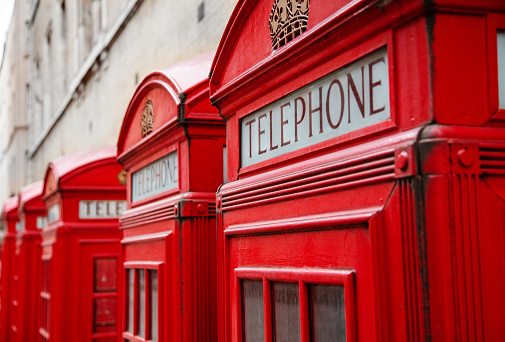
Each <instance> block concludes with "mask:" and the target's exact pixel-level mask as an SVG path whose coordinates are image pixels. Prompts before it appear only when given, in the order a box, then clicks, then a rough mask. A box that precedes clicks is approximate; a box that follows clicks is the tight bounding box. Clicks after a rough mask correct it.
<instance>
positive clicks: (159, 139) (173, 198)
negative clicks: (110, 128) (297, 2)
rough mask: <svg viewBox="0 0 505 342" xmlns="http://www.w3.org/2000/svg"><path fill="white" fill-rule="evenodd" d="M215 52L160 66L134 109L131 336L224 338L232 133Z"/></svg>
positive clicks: (122, 158) (125, 225)
mask: <svg viewBox="0 0 505 342" xmlns="http://www.w3.org/2000/svg"><path fill="white" fill-rule="evenodd" d="M213 56H214V54H213V53H206V54H203V55H199V56H195V57H193V58H190V59H188V60H185V61H182V62H180V63H177V64H175V65H173V66H170V67H169V68H167V69H165V70H163V71H154V72H152V73H150V74H149V75H148V76H146V78H145V79H144V80H143V81H142V82H141V83H140V84H139V85H138V87H137V89H136V91H135V93H134V95H133V97H132V99H131V101H130V104H129V106H128V110H127V112H126V114H125V118H124V121H123V126H122V128H121V133H120V136H119V140H118V160H119V162H120V163H121V164H123V166H124V169H125V171H126V179H127V201H128V210H127V211H126V212H125V213H124V214H123V215H122V217H121V230H122V233H123V240H122V245H123V258H124V272H125V273H124V274H125V276H124V279H125V283H124V289H125V298H124V303H125V304H124V307H123V314H124V317H123V338H124V340H125V341H139V340H144V339H145V340H153V341H202V342H204V341H215V340H216V338H217V301H216V295H215V294H216V293H217V289H216V215H215V193H216V191H217V189H218V187H219V185H221V184H222V183H223V151H224V147H225V144H226V141H225V129H224V121H223V120H222V118H221V117H220V116H219V113H218V111H217V109H216V108H215V107H213V106H212V105H211V103H210V100H209V84H208V78H207V76H208V72H209V70H210V65H211V62H212V58H213ZM139 298H140V299H139Z"/></svg>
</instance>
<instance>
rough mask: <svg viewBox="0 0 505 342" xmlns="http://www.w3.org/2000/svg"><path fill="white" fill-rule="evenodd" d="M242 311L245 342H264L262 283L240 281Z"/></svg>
mask: <svg viewBox="0 0 505 342" xmlns="http://www.w3.org/2000/svg"><path fill="white" fill-rule="evenodd" d="M242 310H243V311H242V316H243V324H244V340H245V342H262V341H264V340H265V318H264V315H265V312H264V309H263V281H261V280H242Z"/></svg>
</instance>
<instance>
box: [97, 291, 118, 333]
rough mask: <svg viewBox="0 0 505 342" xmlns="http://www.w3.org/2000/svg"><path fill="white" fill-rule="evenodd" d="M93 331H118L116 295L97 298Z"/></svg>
mask: <svg viewBox="0 0 505 342" xmlns="http://www.w3.org/2000/svg"><path fill="white" fill-rule="evenodd" d="M93 302H94V317H95V319H94V324H93V333H108V332H115V331H116V297H105V298H95V299H94V300H93Z"/></svg>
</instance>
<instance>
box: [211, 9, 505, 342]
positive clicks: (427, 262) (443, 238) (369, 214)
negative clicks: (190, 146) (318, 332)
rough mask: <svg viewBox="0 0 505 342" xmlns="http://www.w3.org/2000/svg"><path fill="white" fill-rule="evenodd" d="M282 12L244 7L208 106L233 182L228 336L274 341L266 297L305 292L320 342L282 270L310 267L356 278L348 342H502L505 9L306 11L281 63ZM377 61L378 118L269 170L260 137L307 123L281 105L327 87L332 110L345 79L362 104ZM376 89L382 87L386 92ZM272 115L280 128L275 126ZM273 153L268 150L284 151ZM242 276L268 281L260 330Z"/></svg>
mask: <svg viewBox="0 0 505 342" xmlns="http://www.w3.org/2000/svg"><path fill="white" fill-rule="evenodd" d="M274 3H275V4H277V2H274V1H267V0H265V1H244V2H240V3H239V4H238V5H237V7H236V9H235V11H234V13H233V14H232V17H231V19H230V21H229V24H228V27H227V29H226V31H225V34H224V36H223V39H222V40H221V44H220V47H219V49H218V52H217V54H216V58H215V60H214V62H213V65H212V72H211V75H212V76H211V81H210V84H211V87H210V89H211V99H212V101H213V103H214V104H215V105H217V106H219V108H220V110H221V114H222V115H223V116H224V117H225V118H226V119H227V145H228V150H227V158H228V167H227V169H228V180H229V181H230V182H229V183H228V184H225V185H223V186H222V187H221V188H220V190H219V192H218V194H217V202H216V203H217V210H218V234H219V237H220V238H221V239H220V240H218V241H219V245H218V260H219V264H218V271H219V289H220V290H221V292H220V293H219V303H220V305H219V307H220V312H219V316H220V317H221V319H222V322H221V323H220V325H219V339H220V340H222V341H243V339H244V333H245V332H244V330H243V329H244V326H249V327H256V328H257V329H264V337H265V341H272V340H275V333H276V330H275V326H274V325H275V317H276V316H275V308H274V307H275V304H273V299H272V296H273V293H274V292H275V288H274V285H272V284H273V283H274V282H275V281H285V282H293V281H298V284H299V287H298V293H299V294H298V295H297V296H298V297H297V300H298V301H299V303H300V304H299V310H300V318H299V320H300V322H299V323H300V328H296V329H300V331H299V333H300V340H301V341H310V340H311V338H312V337H311V336H310V334H309V333H307V326H310V325H309V324H308V323H307V320H311V319H313V318H312V316H311V315H312V313H311V312H310V311H309V310H308V309H307V308H308V307H309V305H308V301H310V299H308V298H309V297H308V296H307V293H308V292H307V291H308V286H307V285H304V280H303V279H301V278H300V279H298V278H296V279H295V278H293V277H291V276H290V277H291V278H289V277H288V278H289V279H288V278H286V277H285V276H283V274H284V275H285V274H292V273H294V274H302V273H303V272H309V273H310V272H316V271H315V270H318V271H319V270H322V272H329V273H331V272H336V273H335V274H337V273H338V272H341V271H343V270H351V271H352V272H354V274H355V279H354V281H355V286H354V290H355V292H354V294H353V296H355V298H352V300H354V301H355V311H353V310H351V311H352V312H351V311H348V312H347V313H346V322H348V320H349V319H351V320H353V319H355V322H356V324H355V325H353V326H350V327H349V329H350V330H352V331H346V334H347V339H351V338H354V337H355V338H356V340H358V341H427V340H432V341H448V340H458V341H484V340H488V341H489V340H502V339H504V338H505V330H504V329H503V324H501V319H500V318H501V317H503V316H504V315H505V311H504V308H505V306H504V304H505V303H504V297H503V294H502V293H501V292H503V291H500V290H499V289H503V288H504V286H505V284H504V277H503V274H504V273H505V272H503V271H504V270H505V264H504V262H503V260H505V259H504V258H503V250H504V246H503V241H505V240H504V239H503V234H504V231H503V229H501V228H497V227H502V226H503V222H502V218H503V215H502V214H503V204H504V203H505V202H504V198H505V197H504V196H505V190H504V186H505V182H504V181H503V175H504V171H503V169H504V166H505V164H504V163H505V154H504V153H503V149H504V145H503V144H504V143H505V138H504V137H505V132H504V131H503V122H504V121H503V120H504V115H503V109H500V108H499V96H498V92H499V82H498V64H499V63H502V61H499V60H497V55H498V54H497V50H498V48H497V32H498V31H500V30H504V29H505V20H504V18H505V17H504V16H503V10H504V9H505V7H504V6H505V4H504V3H503V1H498V0H496V1H493V0H489V1H482V2H478V3H477V2H472V1H466V0H461V1H460V0H438V1H433V2H422V1H415V0H404V1H347V2H342V1H333V2H328V1H323V0H319V1H318V0H312V1H310V10H309V15H308V25H307V31H306V32H305V33H302V34H301V35H300V36H299V37H296V38H294V39H293V40H292V41H291V42H289V43H286V45H284V46H282V47H281V48H279V49H277V50H274V49H273V48H272V46H271V45H270V41H269V38H270V37H269V33H270V32H269V30H268V25H269V14H270V11H272V7H273V5H274ZM278 3H279V6H281V5H284V4H285V5H286V6H288V7H289V6H296V4H294V3H290V2H278ZM297 3H300V2H297ZM303 3H304V4H305V3H306V2H303ZM283 9H284V10H286V9H287V7H286V8H284V7H283ZM251 37H254V38H251ZM378 51H383V52H382V53H383V55H381V56H382V58H383V59H384V63H385V61H386V60H387V70H388V93H387V94H388V96H387V97H388V101H389V102H388V104H389V106H390V113H389V116H388V117H387V118H386V119H385V120H384V121H382V122H380V123H379V124H377V123H376V124H374V125H369V126H366V127H357V128H355V129H351V130H350V131H349V132H345V134H338V132H336V133H335V135H334V136H330V137H328V138H327V139H321V140H320V141H318V142H317V143H309V142H307V143H306V144H305V145H301V147H300V148H293V149H291V150H288V151H286V152H285V153H279V154H277V155H274V156H273V157H269V158H267V157H265V156H266V155H268V154H267V151H266V150H262V145H261V139H262V134H264V136H263V137H264V138H265V139H266V140H264V141H267V138H268V136H269V134H268V133H269V132H274V134H275V130H278V131H280V132H281V133H280V134H281V139H282V137H283V136H282V134H283V133H282V131H283V129H286V128H285V127H284V125H286V127H288V125H289V124H288V120H291V121H290V122H292V121H293V120H295V122H298V120H299V117H298V116H297V114H299V112H297V109H294V110H293V111H292V113H294V114H292V116H289V115H288V116H287V117H286V116H283V115H284V113H283V111H282V110H283V108H288V107H290V106H291V107H292V106H293V103H295V104H296V99H295V97H296V96H299V97H300V98H301V97H302V96H305V95H304V92H305V93H307V92H309V91H312V90H314V91H317V89H322V88H323V87H324V86H325V83H324V82H325V78H324V77H326V76H328V75H329V77H331V79H333V81H332V83H331V84H330V86H329V88H328V90H327V93H328V99H327V100H326V103H329V101H330V97H329V94H330V90H331V85H332V84H337V85H338V84H340V83H338V82H337V81H339V82H340V79H339V78H338V77H340V75H343V74H344V73H345V72H348V74H347V77H348V78H347V80H348V82H349V83H348V87H347V92H348V94H351V90H353V91H354V89H351V83H350V78H349V77H351V76H349V75H351V73H352V72H353V68H356V65H360V64H359V62H360V61H362V60H363V59H364V58H366V57H367V56H371V55H372V54H373V53H377V52H378ZM500 65H501V64H500ZM370 68H371V67H370ZM339 70H340V71H339ZM361 70H362V71H361V75H363V76H362V80H363V81H362V84H364V83H365V81H364V80H365V76H364V74H365V72H364V68H363V69H361ZM339 72H340V74H339ZM357 73H358V75H359V70H357ZM370 75H371V72H370ZM352 77H354V76H352ZM342 79H343V78H342ZM369 79H370V89H372V88H373V87H375V86H376V84H378V83H373V77H372V76H370V78H369ZM384 80H385V78H384ZM381 82H382V79H381ZM353 84H354V85H355V84H356V83H353ZM358 84H359V83H358ZM344 88H346V87H343V86H342V87H341V89H342V94H343V92H344V91H345V90H346V89H344ZM358 89H359V87H356V90H355V91H354V93H353V94H354V96H355V98H356V100H357V101H358V100H359V101H358V105H359V106H360V108H365V107H366V105H365V104H366V101H365V98H366V97H365V93H366V92H365V91H364V89H365V86H362V87H361V91H362V92H361V94H363V95H362V97H360V98H359V99H358V98H357V97H356V94H358V93H359V91H358ZM319 91H320V92H321V90H319ZM372 92H373V89H372V90H370V93H372ZM308 96H309V100H308V101H312V99H311V98H310V96H311V93H310V92H309V95H308ZM349 96H351V95H349ZM340 99H344V100H345V97H344V96H343V95H341V97H340ZM302 100H303V98H302ZM302 100H299V101H302ZM316 100H317V99H316ZM316 100H314V101H316ZM372 100H373V96H372V95H371V96H370V98H369V99H368V101H369V102H371V101H372ZM282 101H285V102H282ZM322 101H323V100H322V99H321V97H320V99H319V103H320V104H322ZM361 101H362V102H361ZM316 102H317V101H316ZM341 102H342V103H344V102H343V100H341ZM283 106H284V107H283ZM309 106H310V104H309ZM277 107H279V108H280V109H279V111H278V113H279V114H278V115H279V116H278V117H277V119H278V120H277V121H278V124H277V126H275V125H272V124H270V126H268V121H269V120H268V118H269V117H270V122H272V120H273V119H272V117H273V114H272V111H274V110H276V108H277ZM328 108H329V105H327V107H326V115H327V117H328V120H330V113H329V109H328ZM342 108H344V104H343V105H342ZM348 108H350V102H349V107H348ZM369 108H372V106H371V105H370V107H369ZM312 109H313V108H310V110H309V114H308V115H309V116H310V115H314V116H316V114H317V113H318V111H319V112H320V117H321V119H319V120H320V121H322V120H323V114H322V110H319V109H317V108H316V109H314V110H312ZM360 110H361V113H362V116H363V118H364V119H365V110H364V109H360ZM372 112H373V111H372V110H371V111H370V114H372ZM262 113H264V114H263V115H261V114H262ZM303 113H305V109H303ZM314 113H316V114H314ZM349 113H350V109H349ZM301 116H302V117H303V115H301ZM250 118H252V119H250ZM261 118H263V120H264V121H263V122H264V125H263V126H261V123H260V120H261ZM247 120H249V121H247ZM253 120H256V121H253ZM301 120H303V119H300V122H301ZM310 120H312V118H310ZM311 122H312V121H311ZM316 122H317V121H316ZM244 123H248V124H249V126H244ZM265 123H266V124H265ZM339 123H340V122H339ZM349 123H350V114H349ZM253 124H255V125H256V126H255V128H254V129H256V130H257V136H256V137H255V138H254V139H256V141H257V142H256V145H254V147H255V148H256V149H257V157H256V155H255V156H254V158H253V153H252V146H253V140H254V139H253V138H252V137H253V128H252V127H253V126H252V125H253ZM443 125H445V126H443ZM330 126H331V127H332V128H334V127H333V126H338V125H333V126H332V125H331V123H330ZM468 126H474V127H473V128H469V127H468ZM475 126H480V127H475ZM492 126H493V127H496V128H491V127H492ZM322 127H323V126H322V125H321V129H320V133H321V132H322V131H323V128H322ZM294 130H295V136H296V124H295V128H294ZM309 130H310V133H312V129H311V128H309ZM270 134H271V133H270ZM321 134H322V133H321ZM244 136H246V137H247V136H248V137H249V138H248V139H243V137H244ZM272 136H273V135H270V139H272ZM310 136H312V134H311V135H310ZM271 141H272V140H270V145H269V146H270V150H269V151H268V152H270V151H273V150H274V149H277V148H279V147H278V145H275V146H274V145H273V144H272V142H271ZM306 141H308V140H306ZM266 143H267V144H268V142H266ZM247 144H249V145H247ZM247 146H248V147H249V149H248V150H247V149H246V147H247ZM263 147H265V145H263ZM244 150H246V152H247V153H244V152H243V151H244ZM241 151H242V154H241ZM262 154H263V156H261V155H262ZM247 158H249V159H247ZM244 270H245V271H244ZM286 272H287V273H286ZM334 276H335V279H337V276H336V275H334ZM300 277H301V276H300ZM243 279H246V280H247V279H252V280H262V281H263V286H262V287H261V288H260V290H258V291H259V292H258V293H261V294H262V297H261V300H259V301H258V298H259V297H254V300H256V302H254V301H253V302H254V303H258V302H261V303H262V305H263V306H262V308H261V310H260V308H259V307H256V309H258V312H263V317H264V318H263V322H264V325H261V324H256V325H255V323H254V322H253V323H254V324H253V323H251V324H250V325H248V324H249V323H250V322H245V321H244V319H245V318H244V317H246V314H245V313H243V307H242V306H243V305H244V304H243V303H244V298H246V294H244V293H242V288H241V286H242V285H241V282H242V281H243ZM316 281H322V280H321V279H319V280H317V278H316ZM335 281H336V280H335ZM251 286H252V285H251ZM286 288H287V287H286ZM261 290H262V292H261ZM255 295H256V294H255ZM348 299H349V297H347V298H346V300H348ZM249 304H250V303H249ZM249 304H248V305H249ZM258 305H259V304H258ZM248 308H249V309H250V307H249V306H248ZM346 310H347V308H346ZM354 315H355V316H354ZM258 327H260V328H258ZM260 335H261V334H260Z"/></svg>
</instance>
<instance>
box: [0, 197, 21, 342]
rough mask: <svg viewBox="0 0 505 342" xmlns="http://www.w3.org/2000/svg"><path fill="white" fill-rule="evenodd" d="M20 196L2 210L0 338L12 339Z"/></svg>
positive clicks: (12, 199)
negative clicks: (15, 255) (11, 312)
mask: <svg viewBox="0 0 505 342" xmlns="http://www.w3.org/2000/svg"><path fill="white" fill-rule="evenodd" d="M18 206H19V197H18V196H13V197H10V198H8V199H7V200H6V201H5V203H4V205H3V208H2V209H3V210H2V221H3V222H4V227H5V235H4V238H3V241H2V273H1V278H0V281H1V306H0V319H1V321H0V334H1V335H0V340H1V341H10V340H12V339H11V315H10V308H11V305H12V289H13V284H14V279H13V277H14V273H13V271H14V268H15V266H14V253H15V251H16V224H17V223H18V221H19V218H18Z"/></svg>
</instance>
